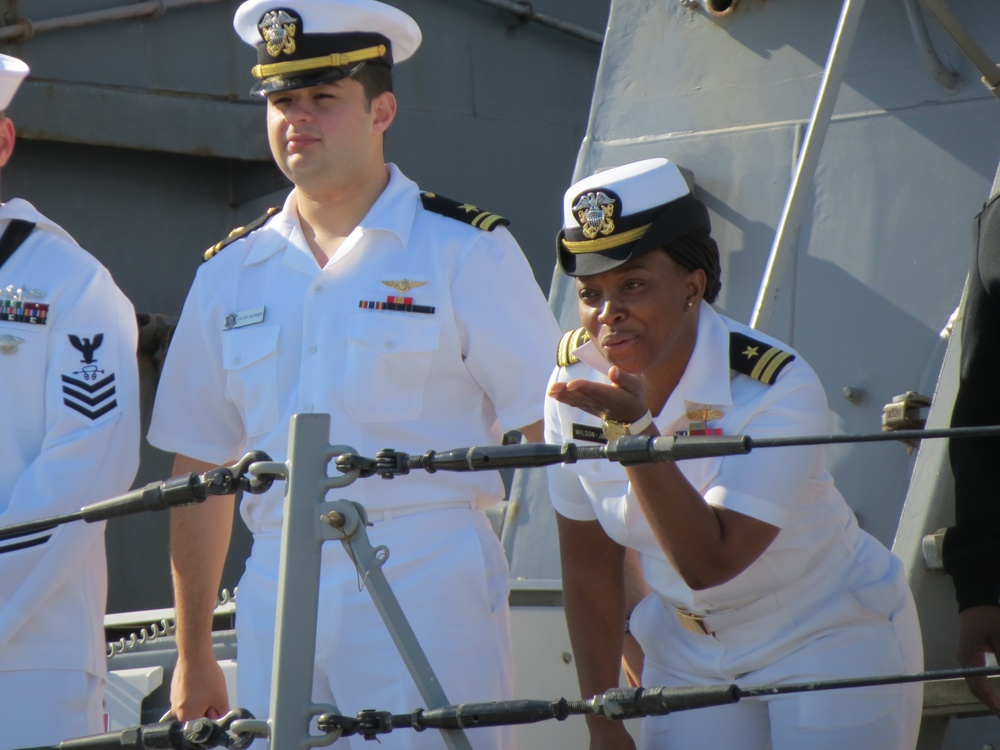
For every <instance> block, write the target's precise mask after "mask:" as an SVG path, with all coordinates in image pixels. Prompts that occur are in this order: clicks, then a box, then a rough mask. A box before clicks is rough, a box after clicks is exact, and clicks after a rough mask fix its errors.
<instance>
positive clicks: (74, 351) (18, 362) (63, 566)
mask: <svg viewBox="0 0 1000 750" xmlns="http://www.w3.org/2000/svg"><path fill="white" fill-rule="evenodd" d="M27 74H28V66H27V65H26V64H25V63H24V62H22V61H21V60H18V59H17V58H14V57H9V56H7V55H0V110H6V108H7V106H8V105H9V103H10V101H11V99H12V98H13V96H14V93H15V92H16V90H17V88H18V86H19V85H20V83H21V81H22V80H23V79H24V77H25V76H26V75H27ZM14 141H15V131H14V125H13V123H12V122H11V120H10V118H9V117H7V116H6V115H5V114H4V115H2V116H0V166H6V165H7V163H8V161H9V159H10V158H11V154H12V152H13V150H14ZM0 233H2V239H0V383H3V389H4V398H3V407H2V411H3V417H4V429H3V430H2V431H0V527H7V526H13V525H15V524H21V523H25V522H29V521H39V520H43V519H46V518H51V517H53V516H59V515H64V514H67V513H72V512H74V511H77V510H79V509H80V508H81V507H83V506H84V505H88V504H90V503H93V502H97V501H99V500H104V499H106V498H110V497H114V496H116V495H119V494H121V493H123V492H126V491H127V490H128V489H129V487H130V486H131V484H132V481H133V479H134V478H135V472H136V469H137V468H138V465H139V383H138V380H139V376H138V366H137V363H136V344H137V326H136V319H135V310H134V309H133V307H132V304H131V303H130V302H129V300H128V299H127V298H126V297H125V295H124V294H122V292H121V291H120V290H119V289H118V287H117V286H115V283H114V281H113V280H112V278H111V275H110V274H109V273H108V271H107V269H105V268H104V267H103V266H102V265H101V264H100V263H98V262H97V261H96V260H95V259H94V258H93V257H91V256H90V255H89V254H88V253H87V252H86V251H84V250H83V249H82V248H81V247H80V246H79V245H78V244H77V243H76V241H75V240H74V239H73V238H72V237H71V236H70V235H69V234H68V233H67V232H66V230H64V229H63V228H62V227H60V226H58V225H57V224H55V223H54V222H53V221H51V220H50V219H48V218H46V217H45V216H43V215H42V214H41V213H40V212H39V211H38V210H37V209H36V208H35V207H34V206H32V205H31V204H30V203H28V202H27V201H25V200H22V199H19V198H14V199H11V200H8V201H6V202H4V203H3V204H0ZM106 598H107V562H106V558H105V551H104V524H103V523H95V524H84V523H80V522H77V523H71V524H65V525H61V526H56V527H53V528H49V529H47V530H45V531H39V532H36V533H21V534H18V535H17V536H5V537H0V696H2V698H0V732H2V737H3V739H2V741H0V745H2V746H3V747H8V748H14V747H36V746H40V745H49V744H58V743H60V742H62V741H63V740H66V739H72V738H76V737H81V736H85V735H90V734H95V733H98V732H103V731H104V707H103V702H102V701H103V696H104V685H105V681H106V678H107V657H106V654H105V650H106V648H107V644H106V639H105V637H104V608H105V603H106Z"/></svg>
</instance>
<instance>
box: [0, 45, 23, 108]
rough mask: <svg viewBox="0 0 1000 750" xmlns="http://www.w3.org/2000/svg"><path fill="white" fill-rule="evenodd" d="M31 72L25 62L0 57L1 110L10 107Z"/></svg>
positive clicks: (5, 56) (4, 56) (13, 58)
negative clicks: (22, 82)
mask: <svg viewBox="0 0 1000 750" xmlns="http://www.w3.org/2000/svg"><path fill="white" fill-rule="evenodd" d="M29 72H30V68H28V65H27V64H26V63H25V62H24V61H23V60H18V59H17V58H16V57H11V56H10V55H0V110H4V109H7V107H8V106H10V102H11V100H12V99H13V98H14V94H16V93H17V89H18V87H19V86H20V85H21V81H23V80H24V78H25V76H27V75H28V73H29Z"/></svg>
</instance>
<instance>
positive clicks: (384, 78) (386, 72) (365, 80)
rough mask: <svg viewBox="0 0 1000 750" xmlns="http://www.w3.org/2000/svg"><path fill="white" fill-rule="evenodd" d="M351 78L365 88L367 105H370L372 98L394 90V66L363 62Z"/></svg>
mask: <svg viewBox="0 0 1000 750" xmlns="http://www.w3.org/2000/svg"><path fill="white" fill-rule="evenodd" d="M351 78H353V79H354V80H355V81H357V82H358V83H360V84H361V87H362V88H363V89H364V90H365V105H366V107H370V106H371V103H372V99H374V98H375V97H376V96H378V95H379V94H383V93H385V92H386V91H389V92H391V91H392V68H390V67H389V66H388V65H381V64H379V63H377V62H366V63H363V64H362V65H361V66H360V67H359V68H358V69H357V70H356V71H355V72H354V73H352V74H351Z"/></svg>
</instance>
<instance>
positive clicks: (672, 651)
mask: <svg viewBox="0 0 1000 750" xmlns="http://www.w3.org/2000/svg"><path fill="white" fill-rule="evenodd" d="M864 537H865V538H864V539H863V540H862V542H861V544H860V546H859V548H858V550H857V551H856V553H855V555H854V556H853V557H852V558H849V559H848V560H847V561H846V564H845V565H841V566H835V567H834V569H832V570H831V571H829V572H830V575H827V576H824V577H823V578H822V580H821V582H820V583H819V584H818V585H817V586H816V587H815V588H814V590H813V591H810V592H809V593H808V594H806V595H804V596H802V597H801V599H800V601H797V602H790V603H787V604H786V605H785V606H782V607H780V608H777V609H775V610H774V611H772V612H769V613H767V614H765V615H763V616H759V617H756V619H754V620H752V621H750V622H745V623H740V624H734V625H731V626H729V627H724V628H722V629H720V630H717V631H716V632H715V633H713V634H712V635H705V634H702V633H692V632H690V631H688V630H686V629H685V628H684V627H683V626H682V625H681V621H680V620H679V618H678V617H677V615H676V612H675V610H673V609H672V608H670V609H668V608H667V607H666V606H664V604H663V603H661V601H660V600H659V599H657V598H656V597H655V596H650V597H648V598H647V599H645V600H643V602H641V603H640V605H639V607H637V608H636V611H635V612H634V613H633V615H632V618H631V629H632V632H633V634H635V636H636V638H637V639H638V640H639V642H640V643H641V644H642V645H643V647H644V649H645V651H646V661H645V668H644V670H643V676H642V682H643V685H645V686H647V687H656V686H660V685H663V686H666V687H680V686H685V685H716V684H717V685H722V684H730V683H736V684H738V685H739V686H740V687H741V688H750V687H758V686H765V685H781V684H791V683H802V682H813V681H819V680H834V679H844V678H853V677H870V676H882V675H892V674H901V673H914V672H919V671H921V670H922V668H923V650H922V646H921V639H920V626H919V622H918V620H917V612H916V607H915V606H914V603H913V597H912V595H911V594H910V590H909V588H908V587H907V585H906V581H905V578H904V576H903V570H902V565H901V564H900V563H899V561H898V559H896V558H895V557H892V556H890V555H889V553H888V551H887V550H885V548H884V547H881V545H879V544H878V542H876V541H875V540H874V539H872V538H871V537H868V536H867V535H864ZM922 701H923V688H922V685H921V684H920V683H912V684H906V685H886V686H879V687H870V688H846V689H838V690H824V691H816V692H802V693H792V694H787V695H779V696H770V697H766V698H743V699H741V700H740V701H739V702H738V703H735V704H729V705H723V706H717V707H712V708H701V709H692V710H687V711H678V712H675V713H672V714H669V715H667V716H661V717H649V718H646V719H643V723H642V749H643V750H664V749H665V748H678V747H705V748H710V747H719V748H724V747H738V748H741V749H742V750H801V748H809V750H843V749H844V748H851V750H913V748H914V747H915V746H916V743H917V734H918V732H919V729H920V715H921V710H922Z"/></svg>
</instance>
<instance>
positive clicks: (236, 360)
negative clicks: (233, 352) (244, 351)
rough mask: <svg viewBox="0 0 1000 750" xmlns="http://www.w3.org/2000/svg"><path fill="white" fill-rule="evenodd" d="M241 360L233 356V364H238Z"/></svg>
mask: <svg viewBox="0 0 1000 750" xmlns="http://www.w3.org/2000/svg"><path fill="white" fill-rule="evenodd" d="M242 361H243V360H242V359H240V358H239V357H233V364H234V365H238V364H239V363H240V362H242Z"/></svg>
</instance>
